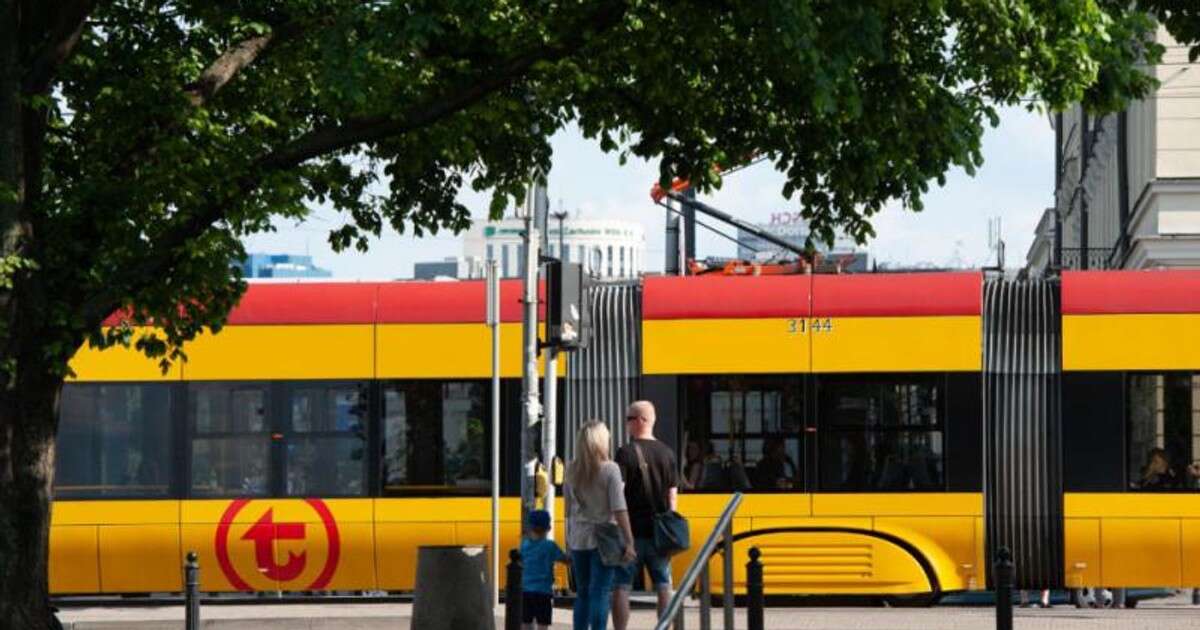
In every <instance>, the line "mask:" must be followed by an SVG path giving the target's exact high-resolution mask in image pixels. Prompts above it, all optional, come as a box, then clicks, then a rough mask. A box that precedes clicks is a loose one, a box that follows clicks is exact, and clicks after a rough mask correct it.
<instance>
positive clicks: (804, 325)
mask: <svg viewBox="0 0 1200 630" xmlns="http://www.w3.org/2000/svg"><path fill="white" fill-rule="evenodd" d="M787 325H788V330H787V331H788V332H789V333H793V334H803V333H805V332H808V331H810V330H811V331H812V332H814V333H822V332H833V319H832V318H829V317H826V318H823V319H822V318H814V319H789V320H787Z"/></svg>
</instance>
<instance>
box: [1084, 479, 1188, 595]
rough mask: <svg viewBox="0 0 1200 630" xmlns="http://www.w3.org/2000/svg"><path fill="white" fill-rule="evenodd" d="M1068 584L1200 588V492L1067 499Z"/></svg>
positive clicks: (1088, 495)
mask: <svg viewBox="0 0 1200 630" xmlns="http://www.w3.org/2000/svg"><path fill="white" fill-rule="evenodd" d="M1063 507H1064V512H1065V515H1066V524H1065V533H1066V536H1065V537H1066V541H1065V542H1066V558H1064V560H1065V562H1066V571H1067V583H1068V586H1106V587H1167V588H1187V587H1198V586H1200V495H1197V494H1191V493H1161V494H1146V493H1133V492H1126V493H1087V494H1084V493H1071V494H1067V495H1066V496H1065V497H1064V501H1063Z"/></svg>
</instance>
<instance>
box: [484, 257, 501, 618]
mask: <svg viewBox="0 0 1200 630" xmlns="http://www.w3.org/2000/svg"><path fill="white" fill-rule="evenodd" d="M486 284H487V289H486V290H487V324H488V327H490V328H491V329H492V610H495V611H498V610H500V263H499V262H498V261H497V260H496V259H495V258H493V259H491V260H489V261H487V282H486Z"/></svg>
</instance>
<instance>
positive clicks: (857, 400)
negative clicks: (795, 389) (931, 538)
mask: <svg viewBox="0 0 1200 630" xmlns="http://www.w3.org/2000/svg"><path fill="white" fill-rule="evenodd" d="M943 381H944V379H943V378H942V377H940V376H937V375H911V376H909V375H881V376H877V377H872V376H861V375H854V376H845V377H843V376H829V377H824V378H822V379H821V380H819V381H818V385H817V423H818V426H819V431H818V434H819V435H820V447H819V452H818V460H819V469H820V474H819V485H820V488H821V489H822V490H827V491H850V492H867V491H887V490H944V489H945V487H946V481H945V449H944V430H945V427H944V425H943V416H944V415H945V411H944V400H943V399H944V396H943V395H942V392H943V387H944V383H943Z"/></svg>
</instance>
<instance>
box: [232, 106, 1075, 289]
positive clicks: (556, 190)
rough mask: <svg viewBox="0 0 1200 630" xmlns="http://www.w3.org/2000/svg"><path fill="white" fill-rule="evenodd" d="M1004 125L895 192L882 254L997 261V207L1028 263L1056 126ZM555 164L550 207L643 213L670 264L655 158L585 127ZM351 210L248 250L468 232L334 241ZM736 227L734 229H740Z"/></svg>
mask: <svg viewBox="0 0 1200 630" xmlns="http://www.w3.org/2000/svg"><path fill="white" fill-rule="evenodd" d="M1000 121H1001V122H1000V125H999V126H998V127H996V128H994V129H989V130H988V131H987V133H986V135H985V137H984V141H983V156H984V160H985V161H984V165H983V166H982V167H981V168H980V169H978V170H977V171H976V174H975V176H974V177H971V176H969V175H967V174H966V173H965V172H963V171H962V170H959V169H956V170H953V171H951V172H950V173H949V174H948V175H947V181H946V185H945V186H944V187H941V188H939V187H938V186H937V184H936V182H934V183H933V184H932V186H931V188H930V190H929V192H928V193H926V196H925V210H924V211H922V212H920V213H912V212H909V211H905V210H903V209H902V208H900V207H899V204H895V205H894V206H892V207H889V208H887V209H886V210H884V211H883V212H882V213H880V214H878V215H876V217H875V219H874V222H873V224H874V226H875V232H876V236H875V238H874V239H872V240H871V241H870V242H868V243H867V244H866V248H867V249H868V250H869V251H870V253H871V255H872V257H873V258H874V259H875V260H876V261H877V262H879V263H889V264H893V265H903V266H907V265H915V264H925V263H932V264H934V265H939V266H955V267H979V266H981V265H984V264H989V265H990V264H994V261H995V255H994V254H992V253H990V252H989V248H988V221H989V219H992V218H995V217H999V218H1000V221H1001V226H1002V236H1003V239H1004V241H1005V245H1006V247H1005V249H1006V255H1005V266H1007V267H1010V268H1013V267H1021V266H1022V265H1023V264H1024V261H1025V253H1026V252H1027V251H1028V250H1029V245H1030V243H1031V242H1032V240H1033V233H1034V228H1035V227H1036V225H1037V222H1038V219H1039V218H1040V217H1041V214H1042V212H1043V210H1044V209H1045V208H1046V207H1047V206H1049V205H1050V204H1051V202H1052V195H1053V187H1054V132H1053V130H1052V129H1051V128H1050V124H1049V121H1048V119H1047V117H1046V115H1045V114H1038V113H1035V112H1028V111H1025V110H1024V109H1021V108H1013V109H1007V110H1004V111H1002V112H1001V116H1000ZM552 144H553V147H554V165H553V168H552V170H551V172H550V176H549V182H548V186H547V188H548V192H549V197H550V204H551V209H553V210H555V211H557V210H559V209H560V208H561V209H563V210H566V211H568V212H571V213H572V214H575V213H578V214H579V216H582V217H585V218H611V219H626V220H630V221H638V222H641V224H642V225H643V227H644V228H645V233H646V259H647V266H648V269H649V270H650V271H660V270H661V269H662V266H663V258H664V254H663V244H664V238H665V235H664V231H663V228H664V224H665V219H664V212H665V211H664V210H663V209H662V208H660V207H658V206H655V205H654V204H653V203H652V202H651V200H650V194H649V193H650V187H651V185H652V184H653V182H654V181H655V180H656V179H657V177H658V169H657V167H656V166H655V165H654V164H652V163H649V162H645V161H641V160H636V159H633V158H631V159H630V160H629V161H628V162H627V163H626V165H625V166H620V165H619V164H618V162H617V156H616V155H615V154H605V153H604V152H603V151H601V150H600V148H599V145H597V144H596V143H594V142H592V141H590V140H587V139H586V138H584V137H583V136H582V134H580V133H579V131H578V130H577V129H575V128H568V129H565V130H563V131H561V132H559V133H558V134H556V135H555V136H554V137H553V139H552ZM783 183H784V177H783V175H782V174H780V173H778V172H777V171H775V170H774V168H773V166H772V165H771V164H769V163H760V164H757V165H755V166H752V167H750V168H747V169H744V170H741V171H738V172H736V173H733V174H730V175H729V176H728V177H726V178H725V182H724V185H723V186H722V188H721V189H720V190H718V191H716V192H714V193H712V194H710V195H705V196H703V197H702V198H701V199H702V200H703V201H705V202H707V203H709V204H710V205H713V206H716V207H717V208H720V209H722V210H724V211H726V212H729V213H730V214H733V215H734V216H737V217H739V218H741V219H744V220H748V221H752V222H766V221H767V220H768V219H769V217H770V215H771V214H772V213H774V212H780V211H796V210H797V209H798V207H797V205H796V204H797V202H796V201H795V200H793V201H789V200H787V199H786V198H784V197H783V194H782V192H781V191H782V188H783ZM460 199H461V200H462V201H463V202H464V204H465V205H466V206H467V207H468V208H471V210H472V212H473V214H474V216H475V217H476V218H477V219H482V218H483V217H484V216H485V215H486V211H487V198H486V197H485V196H484V195H481V194H477V193H473V192H467V193H464V194H463V195H461V196H460ZM340 224H341V219H340V218H339V217H338V216H337V213H336V212H333V211H332V210H331V209H329V208H323V207H315V208H314V209H313V212H312V214H311V215H310V217H309V218H308V219H307V220H306V221H304V222H303V223H299V224H297V223H294V222H280V223H276V226H275V227H276V230H277V231H276V232H274V233H266V234H259V235H254V236H251V237H249V238H247V239H246V249H247V252H252V253H290V254H305V253H307V254H309V255H311V256H312V257H313V261H314V263H315V264H316V265H317V266H318V267H322V268H325V269H329V270H331V271H332V272H333V276H334V278H337V279H343V280H355V279H359V280H384V279H393V278H411V277H412V271H413V263H414V262H419V261H426V260H440V259H442V258H446V257H453V256H458V255H461V253H462V241H461V239H460V238H459V237H456V236H453V235H449V234H446V233H444V232H443V233H441V234H439V235H437V236H434V237H429V236H426V237H424V238H414V237H412V236H410V235H403V236H402V235H398V234H396V233H394V232H392V233H385V234H384V235H383V236H382V237H381V238H378V239H373V241H372V243H371V247H370V251H369V252H367V253H365V254H364V253H360V252H358V251H357V250H352V251H345V252H341V253H335V252H334V251H333V249H332V248H331V247H330V246H329V243H328V239H327V236H328V233H329V231H330V230H331V229H333V228H336V227H338V226H339V225H340ZM730 231H732V230H730ZM697 234H698V236H697V257H698V258H704V257H706V256H733V255H734V254H735V250H736V247H735V246H734V245H733V243H731V242H729V241H726V240H724V239H722V238H720V237H718V236H716V235H713V234H710V233H708V232H707V231H706V230H704V229H702V228H697Z"/></svg>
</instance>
